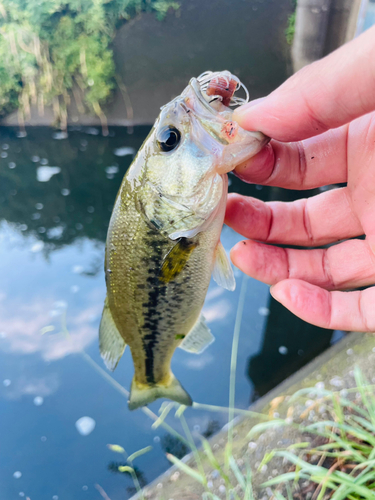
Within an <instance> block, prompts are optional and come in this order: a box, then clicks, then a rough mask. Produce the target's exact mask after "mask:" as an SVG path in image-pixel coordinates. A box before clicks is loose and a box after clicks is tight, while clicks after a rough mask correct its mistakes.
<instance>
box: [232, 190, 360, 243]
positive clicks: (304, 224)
mask: <svg viewBox="0 0 375 500" xmlns="http://www.w3.org/2000/svg"><path fill="white" fill-rule="evenodd" d="M225 223H226V224H227V225H228V226H231V227H232V228H233V229H234V230H235V231H237V232H238V233H240V234H242V235H243V236H245V237H246V238H250V239H252V240H260V241H264V242H267V243H281V244H284V245H300V246H321V245H326V244H328V243H333V242H336V241H338V240H340V239H347V238H353V237H355V236H359V235H361V234H363V232H364V231H363V228H362V226H361V223H360V221H359V220H358V218H357V216H356V215H355V214H354V212H353V210H352V208H351V203H350V197H349V192H348V189H347V188H340V189H333V190H331V191H326V192H325V193H321V194H318V195H316V196H313V197H311V198H307V199H301V200H297V201H293V202H280V201H271V202H268V203H265V202H263V201H260V200H258V199H256V198H250V197H246V196H242V195H239V194H231V195H229V196H228V202H227V210H226V215H225Z"/></svg>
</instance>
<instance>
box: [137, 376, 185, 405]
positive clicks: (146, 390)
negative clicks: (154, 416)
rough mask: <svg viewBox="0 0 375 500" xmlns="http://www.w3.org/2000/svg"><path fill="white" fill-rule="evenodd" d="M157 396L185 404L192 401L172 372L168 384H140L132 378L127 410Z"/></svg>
mask: <svg viewBox="0 0 375 500" xmlns="http://www.w3.org/2000/svg"><path fill="white" fill-rule="evenodd" d="M158 398H167V399H171V400H172V401H176V402H177V403H180V404H182V405H185V406H191V405H192V404H193V401H192V399H191V397H190V396H189V394H188V393H187V392H186V391H185V389H184V388H183V387H182V385H181V384H180V382H179V381H178V380H177V379H176V377H175V376H174V375H173V373H171V374H170V381H169V382H168V384H166V385H163V384H155V385H147V386H146V385H140V384H137V382H136V380H135V379H134V378H133V381H132V385H131V389H130V396H129V401H128V407H129V410H136V409H137V408H141V407H142V406H146V405H148V404H150V403H152V402H153V401H155V400H156V399H158Z"/></svg>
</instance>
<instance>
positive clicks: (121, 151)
mask: <svg viewBox="0 0 375 500" xmlns="http://www.w3.org/2000/svg"><path fill="white" fill-rule="evenodd" d="M134 153H135V149H134V148H129V147H124V148H117V149H115V150H114V151H113V154H114V155H116V156H127V155H134Z"/></svg>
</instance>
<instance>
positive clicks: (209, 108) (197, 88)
mask: <svg viewBox="0 0 375 500" xmlns="http://www.w3.org/2000/svg"><path fill="white" fill-rule="evenodd" d="M189 85H190V87H191V88H192V89H193V92H194V94H195V95H196V97H197V99H198V101H199V102H200V104H202V106H203V107H204V108H205V109H207V111H210V112H211V113H212V114H213V115H214V116H219V113H218V112H217V111H216V109H214V108H213V107H212V106H211V105H210V103H209V102H207V101H206V99H205V98H204V97H203V94H202V89H201V86H200V83H199V82H198V80H197V79H196V78H192V79H191V80H190V82H189Z"/></svg>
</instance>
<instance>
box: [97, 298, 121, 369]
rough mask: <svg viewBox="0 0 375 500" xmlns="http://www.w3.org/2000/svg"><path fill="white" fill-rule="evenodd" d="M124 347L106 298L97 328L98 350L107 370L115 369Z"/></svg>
mask: <svg viewBox="0 0 375 500" xmlns="http://www.w3.org/2000/svg"><path fill="white" fill-rule="evenodd" d="M125 347H126V343H125V341H124V339H123V338H122V337H121V334H120V332H119V331H118V329H117V326H116V325H115V322H114V320H113V318H112V314H111V310H110V308H109V305H108V298H107V297H106V299H105V302H104V309H103V314H102V319H101V321H100V327H99V349H100V354H101V356H102V358H103V360H104V363H105V365H106V367H107V368H108V370H111V371H113V370H114V369H115V368H116V366H117V363H118V362H119V361H120V358H121V356H122V355H123V354H124V350H125Z"/></svg>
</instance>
